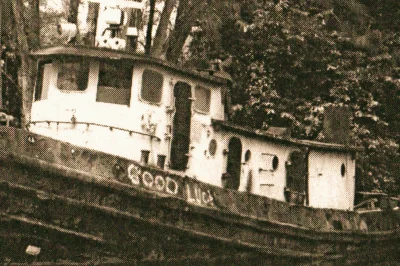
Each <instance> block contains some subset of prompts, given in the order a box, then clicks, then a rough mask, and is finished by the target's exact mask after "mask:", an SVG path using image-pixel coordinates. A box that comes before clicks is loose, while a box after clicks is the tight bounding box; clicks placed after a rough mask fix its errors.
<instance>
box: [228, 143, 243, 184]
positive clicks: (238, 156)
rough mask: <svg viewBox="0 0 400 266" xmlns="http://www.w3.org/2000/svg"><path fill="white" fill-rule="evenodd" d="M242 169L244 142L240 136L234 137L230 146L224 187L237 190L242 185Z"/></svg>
mask: <svg viewBox="0 0 400 266" xmlns="http://www.w3.org/2000/svg"><path fill="white" fill-rule="evenodd" d="M241 170H242V143H241V142H240V139H238V138H232V139H231V140H230V141H229V146H228V162H227V168H226V173H227V174H228V175H227V176H226V178H225V180H224V181H225V182H224V183H225V184H224V187H226V188H230V189H235V190H237V189H238V188H239V185H240V174H241Z"/></svg>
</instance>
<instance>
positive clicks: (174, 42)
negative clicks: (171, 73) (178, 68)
mask: <svg viewBox="0 0 400 266" xmlns="http://www.w3.org/2000/svg"><path fill="white" fill-rule="evenodd" d="M206 5H207V1H205V0H197V1H196V0H180V1H179V7H178V14H177V17H176V22H175V28H174V31H173V32H172V34H171V37H170V43H169V47H168V50H167V60H168V61H171V62H173V63H177V62H178V61H179V58H180V56H181V53H182V48H183V46H184V44H185V41H186V39H187V37H188V36H189V34H190V31H191V29H192V26H193V25H194V23H195V22H196V20H197V19H199V18H200V17H201V16H202V12H204V10H205V8H206Z"/></svg>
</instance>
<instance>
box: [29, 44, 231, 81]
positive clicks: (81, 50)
mask: <svg viewBox="0 0 400 266" xmlns="http://www.w3.org/2000/svg"><path fill="white" fill-rule="evenodd" d="M31 56H32V57H34V58H38V59H40V58H49V57H62V56H66V57H89V58H97V59H109V60H124V61H125V60H126V61H132V62H141V63H147V64H152V65H156V66H159V67H162V68H165V69H167V70H171V71H175V72H178V73H180V74H182V75H186V76H189V77H192V78H195V79H200V80H202V81H205V82H211V83H216V84H219V85H225V84H227V82H228V81H229V78H225V77H221V76H219V75H209V74H207V73H205V72H198V71H196V70H191V69H185V68H182V67H180V66H177V65H176V64H174V63H171V62H168V61H165V60H160V59H157V58H153V57H150V56H147V55H143V54H134V53H130V52H126V51H118V50H112V49H107V48H98V47H85V46H51V47H44V48H40V49H38V50H34V51H32V52H31Z"/></svg>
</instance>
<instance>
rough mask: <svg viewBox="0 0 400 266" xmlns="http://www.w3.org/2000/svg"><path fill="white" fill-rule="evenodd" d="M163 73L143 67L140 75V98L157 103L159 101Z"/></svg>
mask: <svg viewBox="0 0 400 266" xmlns="http://www.w3.org/2000/svg"><path fill="white" fill-rule="evenodd" d="M163 81H164V78H163V75H162V74H161V73H158V72H156V71H153V70H150V69H145V70H144V71H143V77H142V91H141V93H140V97H141V98H142V100H144V101H146V102H149V103H155V104H159V103H160V102H161V96H162V89H163Z"/></svg>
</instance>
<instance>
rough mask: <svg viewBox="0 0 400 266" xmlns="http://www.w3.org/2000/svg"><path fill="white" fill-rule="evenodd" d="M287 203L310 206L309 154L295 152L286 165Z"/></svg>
mask: <svg viewBox="0 0 400 266" xmlns="http://www.w3.org/2000/svg"><path fill="white" fill-rule="evenodd" d="M285 197H286V201H288V202H291V203H295V204H300V205H303V204H304V203H305V204H306V205H308V153H307V151H303V150H302V151H293V152H292V153H291V154H290V156H289V161H288V162H287V163H286V191H285Z"/></svg>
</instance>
